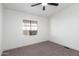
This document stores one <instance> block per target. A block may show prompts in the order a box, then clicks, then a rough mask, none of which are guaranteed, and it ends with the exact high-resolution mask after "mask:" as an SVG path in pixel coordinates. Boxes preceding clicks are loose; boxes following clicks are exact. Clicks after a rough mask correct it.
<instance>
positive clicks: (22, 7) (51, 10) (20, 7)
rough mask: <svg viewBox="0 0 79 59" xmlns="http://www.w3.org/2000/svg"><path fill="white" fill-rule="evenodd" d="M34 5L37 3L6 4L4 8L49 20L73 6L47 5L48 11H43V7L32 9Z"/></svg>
mask: <svg viewBox="0 0 79 59" xmlns="http://www.w3.org/2000/svg"><path fill="white" fill-rule="evenodd" d="M33 4H35V3H4V4H3V6H4V7H5V8H9V9H13V10H17V11H21V12H26V13H27V12H28V13H30V14H34V15H38V16H42V17H46V18H49V17H51V16H52V15H54V14H55V13H57V12H59V11H60V10H63V9H64V8H66V7H68V6H70V5H71V3H59V6H51V5H46V10H45V11H43V10H42V5H38V6H35V7H31V5H33Z"/></svg>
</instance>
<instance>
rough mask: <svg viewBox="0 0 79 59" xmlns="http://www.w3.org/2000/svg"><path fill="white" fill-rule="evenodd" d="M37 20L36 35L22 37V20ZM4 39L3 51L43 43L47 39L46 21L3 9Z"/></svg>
mask: <svg viewBox="0 0 79 59" xmlns="http://www.w3.org/2000/svg"><path fill="white" fill-rule="evenodd" d="M23 19H27V20H37V21H38V35H35V36H26V37H25V36H24V35H23V34H22V26H23V23H22V20H23ZM3 22H4V28H3V29H4V33H3V35H4V38H3V49H4V50H7V49H12V48H17V47H21V46H27V45H29V44H33V43H38V42H43V41H46V40H47V39H48V20H47V19H45V18H42V17H38V16H34V15H30V14H26V13H22V12H19V11H14V10H10V9H4V21H3Z"/></svg>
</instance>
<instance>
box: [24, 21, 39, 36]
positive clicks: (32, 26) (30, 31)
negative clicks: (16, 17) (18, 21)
mask: <svg viewBox="0 0 79 59" xmlns="http://www.w3.org/2000/svg"><path fill="white" fill-rule="evenodd" d="M23 34H24V35H36V34H37V21H33V20H23Z"/></svg>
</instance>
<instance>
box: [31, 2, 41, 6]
mask: <svg viewBox="0 0 79 59" xmlns="http://www.w3.org/2000/svg"><path fill="white" fill-rule="evenodd" d="M40 4H41V3H37V4H34V5H31V6H32V7H34V6H37V5H40Z"/></svg>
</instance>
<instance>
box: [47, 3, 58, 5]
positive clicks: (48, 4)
mask: <svg viewBox="0 0 79 59" xmlns="http://www.w3.org/2000/svg"><path fill="white" fill-rule="evenodd" d="M48 5H53V6H58V5H59V4H58V3H48Z"/></svg>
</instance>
